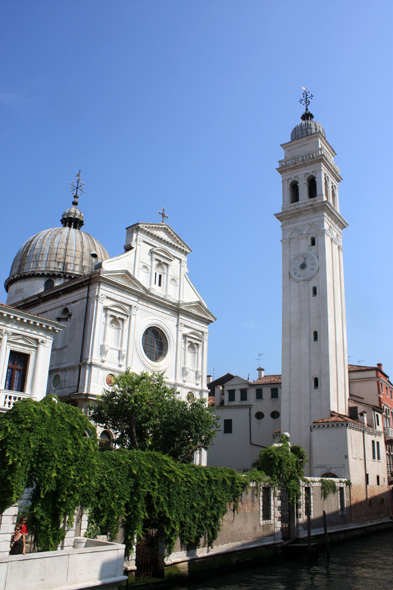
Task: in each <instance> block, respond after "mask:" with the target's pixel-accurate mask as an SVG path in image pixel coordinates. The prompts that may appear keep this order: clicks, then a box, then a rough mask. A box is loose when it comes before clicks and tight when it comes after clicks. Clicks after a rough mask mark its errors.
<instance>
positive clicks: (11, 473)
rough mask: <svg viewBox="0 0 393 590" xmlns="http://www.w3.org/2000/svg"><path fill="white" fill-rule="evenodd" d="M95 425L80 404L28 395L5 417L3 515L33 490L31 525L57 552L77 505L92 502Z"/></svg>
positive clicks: (1, 426) (41, 542)
mask: <svg viewBox="0 0 393 590" xmlns="http://www.w3.org/2000/svg"><path fill="white" fill-rule="evenodd" d="M97 455H98V453H97V440H96V433H95V429H94V427H93V426H92V425H91V424H90V422H89V421H88V419H87V418H86V416H84V414H82V412H80V411H79V410H78V409H77V408H73V407H72V406H70V405H67V404H63V403H60V402H59V401H58V400H57V399H56V398H52V397H46V398H44V399H43V400H42V401H40V402H36V401H34V400H31V399H24V400H22V401H20V402H17V403H16V404H15V405H14V407H13V408H12V409H11V410H9V411H8V412H6V413H5V414H3V415H2V416H1V418H0V481H1V482H2V493H1V495H0V514H1V513H2V512H3V511H4V510H5V509H6V508H8V507H9V506H10V505H12V504H13V503H14V502H17V501H18V500H19V499H20V498H21V497H22V495H23V492H24V490H25V489H26V488H31V490H32V491H31V496H30V502H31V504H30V507H29V527H30V528H31V529H32V530H33V531H34V532H35V535H36V538H37V542H38V546H39V547H40V548H41V549H44V550H53V549H56V548H57V546H58V545H59V544H60V543H61V541H62V540H63V538H64V536H65V528H64V524H65V523H66V522H67V519H68V524H71V523H72V520H73V515H74V513H75V510H76V508H77V507H78V506H79V505H80V504H83V505H84V506H88V505H89V504H90V503H91V501H92V491H93V490H92V485H91V484H92V481H93V480H94V474H95V465H96V462H97V460H96V459H97Z"/></svg>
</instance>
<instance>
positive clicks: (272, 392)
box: [270, 387, 278, 399]
mask: <svg viewBox="0 0 393 590" xmlns="http://www.w3.org/2000/svg"><path fill="white" fill-rule="evenodd" d="M270 397H271V398H272V399H273V398H277V397H278V387H272V388H271V389H270Z"/></svg>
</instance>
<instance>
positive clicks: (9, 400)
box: [0, 389, 31, 412]
mask: <svg viewBox="0 0 393 590" xmlns="http://www.w3.org/2000/svg"><path fill="white" fill-rule="evenodd" d="M29 397H31V394H30V393H23V392H22V391H9V390H8V389H1V390H0V412H6V411H7V410H10V409H11V408H12V406H13V405H14V403H15V402H18V401H19V400H21V399H26V398H29Z"/></svg>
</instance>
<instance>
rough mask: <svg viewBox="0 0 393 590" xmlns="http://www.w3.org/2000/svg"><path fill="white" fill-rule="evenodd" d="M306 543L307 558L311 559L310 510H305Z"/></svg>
mask: <svg viewBox="0 0 393 590" xmlns="http://www.w3.org/2000/svg"><path fill="white" fill-rule="evenodd" d="M307 544H308V559H309V560H311V559H312V558H313V554H312V548H311V516H310V510H307Z"/></svg>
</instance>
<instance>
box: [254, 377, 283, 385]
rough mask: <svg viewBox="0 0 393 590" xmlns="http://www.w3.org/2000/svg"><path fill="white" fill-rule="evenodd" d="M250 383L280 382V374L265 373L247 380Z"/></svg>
mask: <svg viewBox="0 0 393 590" xmlns="http://www.w3.org/2000/svg"><path fill="white" fill-rule="evenodd" d="M249 383H250V384H251V385H264V384H267V383H281V375H265V376H264V377H262V379H257V380H256V381H249Z"/></svg>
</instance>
